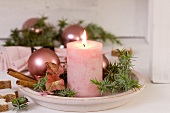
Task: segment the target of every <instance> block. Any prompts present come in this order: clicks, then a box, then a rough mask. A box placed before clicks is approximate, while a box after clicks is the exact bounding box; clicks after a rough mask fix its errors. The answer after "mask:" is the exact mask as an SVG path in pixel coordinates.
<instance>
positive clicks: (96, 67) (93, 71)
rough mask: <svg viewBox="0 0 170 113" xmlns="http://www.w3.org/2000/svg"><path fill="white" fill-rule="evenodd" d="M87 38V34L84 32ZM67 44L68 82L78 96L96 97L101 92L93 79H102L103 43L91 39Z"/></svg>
mask: <svg viewBox="0 0 170 113" xmlns="http://www.w3.org/2000/svg"><path fill="white" fill-rule="evenodd" d="M83 34H84V35H83V37H84V38H86V34H85V33H83ZM82 40H83V43H82V41H75V42H70V43H68V44H67V82H68V86H69V87H70V88H71V89H74V90H75V92H77V94H76V96H77V97H95V96H99V95H100V92H99V90H98V88H97V87H96V85H94V84H93V83H92V82H91V80H92V79H97V80H99V81H101V80H102V43H99V42H95V41H89V40H87V41H86V40H84V39H82Z"/></svg>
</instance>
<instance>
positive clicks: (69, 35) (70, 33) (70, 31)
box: [62, 25, 84, 47]
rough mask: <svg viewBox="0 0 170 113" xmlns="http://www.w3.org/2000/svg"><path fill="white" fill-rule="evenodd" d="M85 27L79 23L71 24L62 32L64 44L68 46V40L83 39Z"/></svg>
mask: <svg viewBox="0 0 170 113" xmlns="http://www.w3.org/2000/svg"><path fill="white" fill-rule="evenodd" d="M83 31H84V28H83V27H81V26H79V25H70V26H68V27H67V28H66V29H65V30H64V31H63V33H62V44H63V45H64V47H66V46H67V43H68V42H72V41H78V40H81V35H82V34H83Z"/></svg>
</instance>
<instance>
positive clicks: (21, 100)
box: [12, 97, 29, 113]
mask: <svg viewBox="0 0 170 113" xmlns="http://www.w3.org/2000/svg"><path fill="white" fill-rule="evenodd" d="M27 102H29V101H28V99H27V98H26V97H18V98H15V99H14V100H12V105H13V106H14V109H13V110H15V111H17V113H19V112H21V111H25V110H28V104H27Z"/></svg>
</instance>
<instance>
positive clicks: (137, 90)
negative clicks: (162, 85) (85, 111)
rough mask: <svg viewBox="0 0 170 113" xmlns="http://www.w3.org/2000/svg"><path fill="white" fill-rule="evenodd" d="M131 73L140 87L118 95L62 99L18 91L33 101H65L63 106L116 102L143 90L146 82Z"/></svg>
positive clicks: (139, 76) (29, 91)
mask: <svg viewBox="0 0 170 113" xmlns="http://www.w3.org/2000/svg"><path fill="white" fill-rule="evenodd" d="M132 73H133V74H134V75H136V76H137V78H138V80H139V84H140V85H141V87H140V88H139V89H136V90H129V91H126V92H122V93H118V94H111V95H106V96H99V97H82V98H81V97H62V96H52V95H45V96H42V95H41V94H40V93H39V92H36V91H33V90H32V89H30V88H27V87H22V86H20V87H19V90H20V91H21V92H22V93H23V94H24V95H26V96H29V97H31V98H32V99H33V100H34V99H35V100H39V101H44V100H46V102H50V103H58V104H59V103H65V101H67V103H65V104H71V103H74V104H76V103H75V102H73V101H76V102H77V101H79V102H81V103H82V104H85V103H87V101H88V103H89V101H91V102H94V103H95V101H99V100H102V101H108V100H109V99H111V100H110V101H113V100H114V101H118V100H121V99H122V98H125V97H128V96H132V95H136V94H137V93H139V92H141V91H142V90H143V89H144V87H145V85H146V82H145V80H144V78H143V77H142V75H141V74H140V73H138V72H137V71H135V70H133V71H132ZM37 97H39V98H37ZM51 99H55V100H60V101H57V102H56V101H50V100H51ZM62 101H64V102H62ZM77 104H80V103H77Z"/></svg>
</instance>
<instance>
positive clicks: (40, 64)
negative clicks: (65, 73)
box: [28, 48, 60, 79]
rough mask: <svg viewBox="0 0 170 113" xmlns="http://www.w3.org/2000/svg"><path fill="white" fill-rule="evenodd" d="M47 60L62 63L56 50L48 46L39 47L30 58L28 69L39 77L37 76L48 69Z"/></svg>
mask: <svg viewBox="0 0 170 113" xmlns="http://www.w3.org/2000/svg"><path fill="white" fill-rule="evenodd" d="M46 62H53V63H55V64H57V65H59V64H60V60H59V57H58V56H57V54H56V53H55V52H54V51H52V50H50V49H47V48H41V49H38V50H36V51H34V52H33V53H32V54H31V55H30V57H29V59H28V71H29V72H30V74H31V75H32V76H33V77H35V78H36V79H37V78H38V77H37V76H43V75H44V74H45V72H46V70H47V67H46V65H45V63H46Z"/></svg>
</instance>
